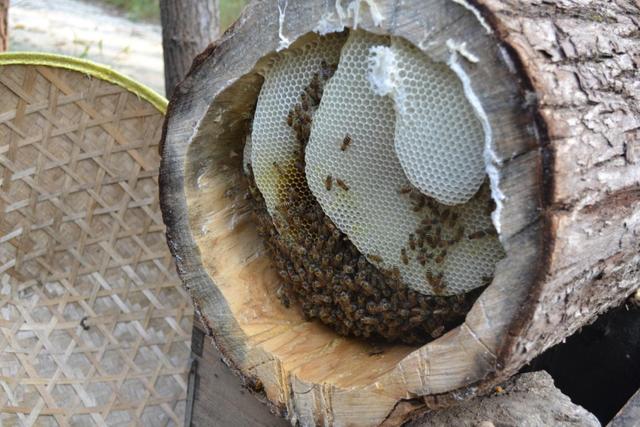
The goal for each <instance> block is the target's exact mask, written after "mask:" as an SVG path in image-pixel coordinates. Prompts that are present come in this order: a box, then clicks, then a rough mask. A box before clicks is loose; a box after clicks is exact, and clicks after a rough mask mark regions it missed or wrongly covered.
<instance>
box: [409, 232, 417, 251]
mask: <svg viewBox="0 0 640 427" xmlns="http://www.w3.org/2000/svg"><path fill="white" fill-rule="evenodd" d="M409 247H410V248H411V250H412V251H415V250H416V239H415V236H414V235H413V233H411V234H409Z"/></svg>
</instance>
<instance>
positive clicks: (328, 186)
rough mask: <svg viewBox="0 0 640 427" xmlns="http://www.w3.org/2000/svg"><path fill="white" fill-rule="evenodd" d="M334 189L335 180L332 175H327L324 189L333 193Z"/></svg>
mask: <svg viewBox="0 0 640 427" xmlns="http://www.w3.org/2000/svg"><path fill="white" fill-rule="evenodd" d="M332 187H333V178H332V177H331V175H327V177H326V178H325V180H324V188H326V189H327V191H331V188H332Z"/></svg>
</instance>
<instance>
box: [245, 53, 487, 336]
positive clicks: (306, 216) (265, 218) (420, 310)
mask: <svg viewBox="0 0 640 427" xmlns="http://www.w3.org/2000/svg"><path fill="white" fill-rule="evenodd" d="M335 68H336V67H335V66H333V65H329V64H327V63H326V62H323V63H322V64H321V69H320V71H319V72H318V73H316V74H314V75H313V77H312V79H311V82H310V83H309V85H308V86H307V87H306V88H305V89H304V92H303V93H302V94H301V95H300V97H299V103H298V104H296V105H295V107H294V108H293V109H292V110H291V111H290V113H289V115H288V116H287V118H286V122H287V125H288V126H289V127H291V128H292V129H293V131H294V133H295V135H296V145H297V147H296V152H295V159H293V160H292V162H291V164H292V165H293V166H292V167H293V168H294V169H295V171H294V172H295V173H294V174H286V173H285V172H286V171H285V170H283V171H282V173H281V174H280V175H281V176H280V179H282V180H286V179H287V177H288V176H291V175H295V176H305V174H304V165H305V163H304V153H305V147H306V144H307V142H308V140H309V135H310V130H311V122H312V119H313V113H314V111H315V109H316V108H317V106H318V105H319V102H320V99H321V97H322V92H323V88H324V85H325V84H326V82H327V81H328V80H329V79H330V78H331V76H332V75H333V73H334V72H335ZM351 143H352V141H351V137H350V136H349V135H346V136H345V139H344V140H343V141H342V144H341V145H340V149H341V150H342V151H345V150H347V149H348V147H349V145H350V144H351ZM334 183H335V187H337V188H339V189H340V190H341V191H348V190H349V186H348V184H347V183H345V182H344V181H343V180H342V179H340V178H335V177H332V176H327V177H326V179H325V188H326V189H327V190H328V191H331V190H332V188H334V186H333V184H334ZM285 188H287V190H286V191H284V192H283V194H279V196H278V197H279V204H278V207H277V211H278V216H277V218H275V219H274V218H272V217H271V216H270V215H269V213H268V212H267V209H266V205H265V202H264V199H263V197H262V195H261V193H260V191H259V190H258V189H257V187H256V185H255V182H254V181H253V177H252V175H251V174H249V190H250V195H251V198H252V200H253V202H254V217H255V220H256V223H257V225H258V231H259V233H260V235H261V236H262V237H263V238H264V240H265V242H266V244H267V247H268V249H269V252H270V254H271V255H272V257H273V260H274V264H275V266H276V268H277V270H278V274H279V276H280V278H281V281H282V283H281V285H280V287H279V288H278V292H277V294H278V297H279V298H280V300H281V301H282V303H283V304H284V305H285V307H289V306H290V305H291V303H292V302H295V303H297V304H298V305H299V306H300V307H301V309H302V313H303V314H304V316H305V318H306V319H308V320H313V319H319V320H320V321H321V322H323V323H325V324H327V325H329V326H330V327H332V328H334V329H335V330H336V331H337V332H338V333H339V334H341V335H345V336H355V337H362V338H367V339H382V340H386V341H390V342H398V341H399V342H403V343H407V344H422V343H425V342H428V341H431V340H433V339H435V338H437V337H439V336H440V335H442V334H443V333H444V332H445V331H446V330H448V329H450V328H452V327H454V326H456V325H457V324H459V323H460V322H461V321H462V320H463V319H464V316H465V314H466V313H467V311H468V310H469V309H470V307H471V305H472V304H473V301H475V299H476V298H477V296H478V295H479V291H478V290H476V291H472V292H470V293H467V294H465V295H454V296H427V295H422V294H419V293H418V292H415V291H413V290H411V289H409V288H408V287H407V286H406V285H405V284H404V283H403V281H402V280H401V278H400V272H399V270H398V269H397V268H396V269H393V270H384V269H380V268H378V267H376V266H375V265H373V264H372V263H371V262H370V261H369V260H373V261H375V259H376V257H377V256H376V255H375V254H369V255H368V259H367V256H365V255H363V254H361V253H360V252H359V251H358V249H357V248H356V247H355V246H354V245H353V244H352V243H351V241H350V240H349V239H348V238H347V236H346V235H345V234H343V233H342V232H341V231H340V230H339V229H338V228H337V227H336V226H335V224H334V223H333V222H332V221H331V220H330V219H329V217H328V216H327V215H326V214H325V213H324V211H323V210H322V208H321V207H320V205H319V203H318V202H317V201H315V199H314V198H313V197H309V192H310V190H309V189H308V187H307V188H306V189H304V188H303V189H301V188H300V185H286V186H285ZM334 191H335V190H334ZM410 193H411V189H409V190H408V191H407V192H406V194H410ZM417 203H418V204H421V203H424V205H426V204H427V203H428V201H427V200H424V202H423V201H419V200H417ZM283 230H287V231H283ZM301 230H302V231H301ZM460 238H462V237H460ZM425 243H426V244H427V245H429V244H431V242H429V240H428V238H427V236H422V235H421V234H420V233H418V234H417V236H410V241H409V246H410V248H413V249H411V250H414V251H415V250H417V249H419V248H420V247H421V245H422V246H424V245H425ZM401 256H402V257H403V262H404V257H407V258H408V256H409V254H408V251H407V250H403V253H402V255H401ZM378 258H379V257H378ZM407 262H408V260H407ZM430 280H432V281H433V283H435V285H434V284H432V286H434V287H435V286H437V282H440V283H441V282H442V277H441V276H439V275H434V276H433V277H432V278H431V279H430Z"/></svg>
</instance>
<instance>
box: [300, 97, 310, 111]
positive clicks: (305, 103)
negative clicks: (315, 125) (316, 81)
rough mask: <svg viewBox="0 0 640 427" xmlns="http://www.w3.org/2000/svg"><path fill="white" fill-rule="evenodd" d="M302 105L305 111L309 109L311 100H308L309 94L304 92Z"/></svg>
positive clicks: (301, 99) (301, 100)
mask: <svg viewBox="0 0 640 427" xmlns="http://www.w3.org/2000/svg"><path fill="white" fill-rule="evenodd" d="M300 106H301V107H302V109H303V110H304V111H309V101H308V100H307V94H306V93H302V94H301V95H300Z"/></svg>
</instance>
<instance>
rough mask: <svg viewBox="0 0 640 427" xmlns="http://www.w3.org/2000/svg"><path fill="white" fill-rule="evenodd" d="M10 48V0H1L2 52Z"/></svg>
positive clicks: (0, 38) (0, 31) (0, 37)
mask: <svg viewBox="0 0 640 427" xmlns="http://www.w3.org/2000/svg"><path fill="white" fill-rule="evenodd" d="M7 49H9V0H0V52H4V51H6V50H7Z"/></svg>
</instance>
